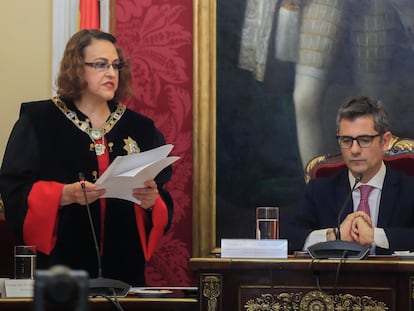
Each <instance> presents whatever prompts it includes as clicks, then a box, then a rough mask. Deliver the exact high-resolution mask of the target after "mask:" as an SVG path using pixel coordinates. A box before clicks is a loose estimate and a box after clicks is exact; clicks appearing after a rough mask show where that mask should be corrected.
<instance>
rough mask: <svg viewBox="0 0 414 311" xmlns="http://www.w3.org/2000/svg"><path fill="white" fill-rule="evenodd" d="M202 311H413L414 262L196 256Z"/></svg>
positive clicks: (371, 258) (191, 263)
mask: <svg viewBox="0 0 414 311" xmlns="http://www.w3.org/2000/svg"><path fill="white" fill-rule="evenodd" d="M190 266H191V268H192V269H193V270H195V271H197V273H198V276H199V303H200V311H232V310H243V311H253V310H254V311H260V310H292V311H296V310H301V311H302V310H309V311H311V310H321V311H322V310H325V311H329V310H376V311H381V310H394V311H402V310H406V311H414V260H398V258H396V257H391V256H390V257H368V259H363V260H346V261H341V260H312V259H309V258H288V259H278V260H268V259H266V260H265V259H230V258H192V259H191V260H190Z"/></svg>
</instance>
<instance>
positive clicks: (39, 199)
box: [23, 181, 63, 255]
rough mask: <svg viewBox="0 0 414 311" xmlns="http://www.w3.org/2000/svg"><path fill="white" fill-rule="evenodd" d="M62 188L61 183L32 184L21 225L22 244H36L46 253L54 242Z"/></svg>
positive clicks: (39, 182)
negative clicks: (27, 206)
mask: <svg viewBox="0 0 414 311" xmlns="http://www.w3.org/2000/svg"><path fill="white" fill-rule="evenodd" d="M62 189H63V184H60V183H57V182H53V181H38V182H36V183H34V184H33V187H32V190H31V191H30V194H29V197H28V199H27V204H28V205H29V209H28V210H27V214H26V218H25V220H24V225H23V240H24V244H26V245H36V246H37V250H38V251H40V252H42V253H45V254H47V255H49V254H50V252H51V251H52V249H53V248H54V247H55V243H56V236H55V229H56V226H57V214H58V209H59V203H60V197H61V194H62ZM44 198H48V199H47V200H45V199H44Z"/></svg>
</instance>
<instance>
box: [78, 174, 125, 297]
mask: <svg viewBox="0 0 414 311" xmlns="http://www.w3.org/2000/svg"><path fill="white" fill-rule="evenodd" d="M79 182H80V184H81V187H82V192H83V197H84V199H85V205H86V210H87V212H88V219H89V224H90V227H91V231H92V237H93V243H94V246H95V250H96V255H97V259H98V277H97V278H95V279H90V280H89V296H91V297H96V296H102V297H111V296H115V297H125V296H126V295H127V294H128V292H129V289H130V288H131V285H129V284H127V283H125V282H122V281H119V280H113V279H107V278H104V277H103V276H102V262H101V254H100V251H99V246H98V240H97V238H96V233H95V228H94V226H93V221H92V215H91V209H90V207H89V202H88V197H87V195H86V189H85V175H84V174H83V173H79Z"/></svg>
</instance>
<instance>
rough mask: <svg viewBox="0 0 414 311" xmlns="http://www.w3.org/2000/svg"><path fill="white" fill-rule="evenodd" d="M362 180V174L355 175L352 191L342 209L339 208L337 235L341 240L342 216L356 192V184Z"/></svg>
mask: <svg viewBox="0 0 414 311" xmlns="http://www.w3.org/2000/svg"><path fill="white" fill-rule="evenodd" d="M361 180H362V174H358V175H357V176H356V177H355V182H354V185H353V186H352V189H351V191H350V192H349V193H348V196H347V197H346V200H345V202H344V204H343V205H342V207H341V209H340V210H339V213H338V219H337V227H336V232H335V237H336V239H337V240H340V239H341V230H340V229H341V217H342V214H343V213H344V210H345V208H346V206H347V205H348V203H349V200H350V199H351V196H352V192H354V190H355V187H356V185H357V184H358V183H359V182H360V181H361Z"/></svg>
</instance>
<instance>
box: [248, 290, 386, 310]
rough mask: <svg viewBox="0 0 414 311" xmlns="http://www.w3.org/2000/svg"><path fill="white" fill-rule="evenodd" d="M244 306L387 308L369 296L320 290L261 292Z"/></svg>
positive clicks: (313, 308)
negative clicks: (275, 293)
mask: <svg viewBox="0 0 414 311" xmlns="http://www.w3.org/2000/svg"><path fill="white" fill-rule="evenodd" d="M244 308H245V309H246V310H247V311H268V310H291V311H299V310H300V311H314V310H318V311H336V310H361V311H363V310H366V311H368V310H375V311H385V310H389V308H388V307H387V305H386V304H385V303H384V302H381V301H376V300H374V299H372V298H371V297H369V296H354V295H350V294H338V295H328V294H325V293H323V292H320V291H311V292H309V293H306V294H303V293H280V294H278V295H272V294H262V295H261V296H260V297H258V298H255V299H254V300H253V299H250V300H248V301H247V302H246V304H245V306H244Z"/></svg>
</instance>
